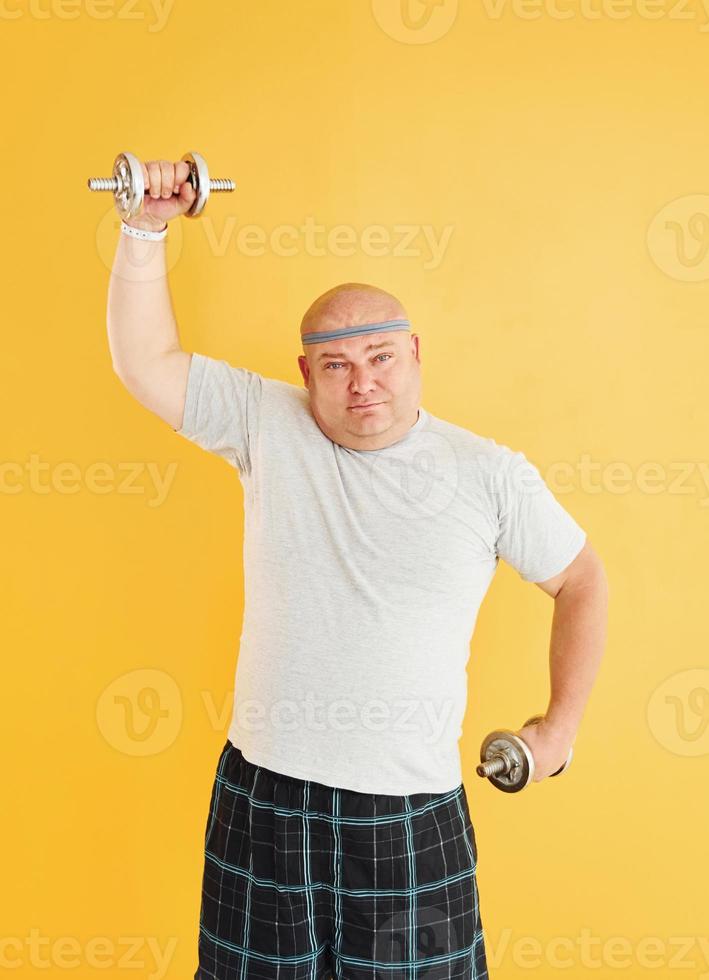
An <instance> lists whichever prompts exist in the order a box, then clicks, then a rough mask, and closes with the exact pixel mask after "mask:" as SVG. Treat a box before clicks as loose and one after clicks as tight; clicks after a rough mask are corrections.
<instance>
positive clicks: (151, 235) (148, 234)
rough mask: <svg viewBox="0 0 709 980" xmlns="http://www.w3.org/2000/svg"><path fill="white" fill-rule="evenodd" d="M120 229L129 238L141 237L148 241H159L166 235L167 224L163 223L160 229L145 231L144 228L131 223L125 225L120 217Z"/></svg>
mask: <svg viewBox="0 0 709 980" xmlns="http://www.w3.org/2000/svg"><path fill="white" fill-rule="evenodd" d="M121 231H122V232H123V234H124V235H130V236H131V238H142V239H143V240H145V241H149V242H160V241H162V239H163V238H165V237H166V235H167V225H165V227H164V228H163V230H162V231H145V229H144V228H134V227H133V226H132V225H127V224H126V223H125V221H123V219H122V218H121Z"/></svg>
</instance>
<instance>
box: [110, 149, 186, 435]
mask: <svg viewBox="0 0 709 980" xmlns="http://www.w3.org/2000/svg"><path fill="white" fill-rule="evenodd" d="M142 167H143V177H144V179H145V188H146V195H145V199H144V202H143V207H142V209H141V211H140V214H138V215H136V216H135V217H134V218H129V219H127V220H126V224H128V225H131V226H132V227H134V228H143V229H145V230H147V231H161V230H162V229H163V228H166V227H167V223H168V222H169V221H171V220H172V219H174V218H176V217H179V216H180V215H182V214H184V213H185V211H187V210H188V209H189V207H190V206H191V204H192V202H193V201H194V198H195V191H194V189H193V188H192V186H191V184H189V183H188V182H187V175H188V173H189V168H188V165H187V163H186V162H184V161H179V162H178V163H170V162H169V161H167V160H155V161H149V162H148V163H145V164H142ZM165 249H166V244H165V239H163V240H161V241H142V240H138V239H135V238H130V237H128V236H127V235H125V234H123V233H122V232H121V234H120V235H119V236H118V245H117V248H116V255H115V259H114V263H113V268H112V270H111V278H110V282H109V287H108V308H107V327H108V344H109V348H110V351H111V358H112V362H113V370H114V371H115V372H116V374H117V375H118V377H119V378H120V380H121V381H122V383H123V384H124V385H125V387H126V388H127V390H128V391H129V392H130V393H131V395H133V397H134V398H136V399H137V400H138V401H139V402H140V403H141V404H142V405H144V406H145V407H146V408H147V409H149V410H150V411H151V412H154V413H155V414H156V415H158V416H159V417H160V418H162V419H164V420H165V421H166V422H167V423H169V424H170V425H171V426H172V427H173V429H179V428H180V427H181V425H182V419H183V414H184V407H185V393H186V390H187V376H188V373H189V367H190V360H191V358H192V355H191V354H190V353H187V352H186V351H183V350H182V348H181V346H180V338H179V334H178V329H177V322H176V320H175V316H174V313H173V309H172V302H171V299H170V290H169V286H168V281H167V268H166V261H165Z"/></svg>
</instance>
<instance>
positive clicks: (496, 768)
mask: <svg viewBox="0 0 709 980" xmlns="http://www.w3.org/2000/svg"><path fill="white" fill-rule="evenodd" d="M508 768H509V762H508V760H507V759H505V758H504V756H501V755H496V756H495V758H494V759H489V760H488V761H487V762H481V763H480V765H479V766H477V767H476V769H475V772H476V773H477V774H478V776H485V778H486V779H489V777H490V776H496V775H497V774H498V772H507V770H508Z"/></svg>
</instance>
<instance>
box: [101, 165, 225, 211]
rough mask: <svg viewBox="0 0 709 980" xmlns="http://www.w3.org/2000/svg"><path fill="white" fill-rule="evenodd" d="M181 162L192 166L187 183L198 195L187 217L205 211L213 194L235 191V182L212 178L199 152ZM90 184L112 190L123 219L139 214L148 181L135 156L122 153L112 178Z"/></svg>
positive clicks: (104, 178)
mask: <svg viewBox="0 0 709 980" xmlns="http://www.w3.org/2000/svg"><path fill="white" fill-rule="evenodd" d="M182 159H183V160H184V161H185V162H186V163H188V164H189V167H190V172H189V175H188V177H187V180H188V181H189V182H190V184H192V186H193V187H194V189H195V191H196V193H197V196H196V197H195V199H194V202H193V203H192V207H191V208H190V209H189V211H187V212H185V213H186V215H187V217H189V218H196V217H197V215H199V214H201V213H202V211H204V206H205V204H206V203H207V200H208V198H209V195H210V194H211V193H212V191H214V192H215V193H220V192H223V191H233V190H234V188H235V187H236V184H235V183H234V181H233V180H228V179H227V180H224V179H220V180H216V179H215V180H212V179H210V177H209V171H208V170H207V162H206V160H205V159H204V157H203V156H202V155H201V154H200V153H185V155H184V156H183V157H182ZM87 184H88V187H89V190H90V191H112V193H113V197H114V200H115V202H116V209H117V211H118V213H119V214H120V216H121V217H122V218H123V219H124V220H125V219H126V218H132V217H134V216H135V215H136V214H138V213H139V211H140V209H141V206H142V204H143V197H144V195H145V181H144V180H143V168H142V167H141V165H140V161H139V160H138V158H137V157H136V156H134V154H132V153H119V154H118V156H117V157H116V159H115V160H114V161H113V176H112V177H89V179H88V180H87Z"/></svg>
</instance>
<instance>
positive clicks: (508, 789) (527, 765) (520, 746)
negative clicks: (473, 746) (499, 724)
mask: <svg viewBox="0 0 709 980" xmlns="http://www.w3.org/2000/svg"><path fill="white" fill-rule="evenodd" d="M498 756H502V758H503V759H505V760H507V763H508V764H507V766H506V767H505V768H506V769H507V771H506V772H500V773H493V775H491V776H488V779H489V780H490V782H491V783H492V784H493V786H496V787H497V788H498V789H501V790H502V791H503V792H504V793H518V792H519V791H520V790H522V789H524V788H525V787H526V786H528V785H529V783H530V782H531V781H532V778H533V776H534V756H533V755H532V751H531V749H530V748H529V746H528V745H527V743H526V742H525V741H524V739H522V738H520V737H519V735H517V734H516V733H515V732H513V731H512V730H511V729H508V728H501V729H497V730H496V731H495V732H491V733H490V734H489V735H487V736H486V738H485V739H484V741H483V744H482V745H481V746H480V761H481V762H489V761H490V760H491V759H494V758H496V757H498Z"/></svg>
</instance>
